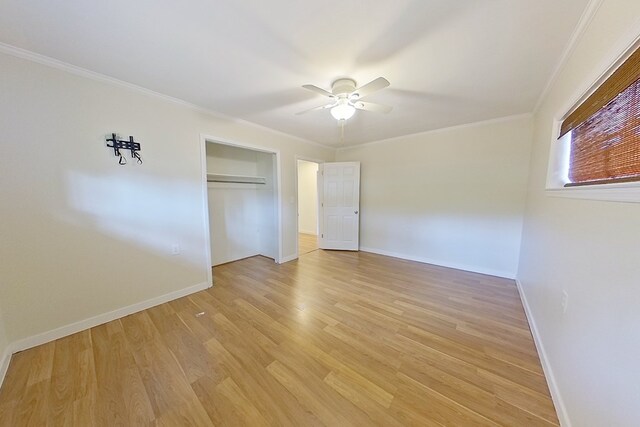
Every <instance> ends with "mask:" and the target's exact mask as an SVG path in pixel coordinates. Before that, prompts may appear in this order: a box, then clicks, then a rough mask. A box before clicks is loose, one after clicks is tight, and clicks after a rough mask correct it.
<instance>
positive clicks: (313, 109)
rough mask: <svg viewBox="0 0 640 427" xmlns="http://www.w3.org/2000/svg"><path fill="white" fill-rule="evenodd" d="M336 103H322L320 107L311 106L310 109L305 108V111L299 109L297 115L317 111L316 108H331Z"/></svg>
mask: <svg viewBox="0 0 640 427" xmlns="http://www.w3.org/2000/svg"><path fill="white" fill-rule="evenodd" d="M335 105H336V103H335V102H334V103H331V104H326V105H321V106H319V107H313V108H309V109H308V110H304V111H299V112H297V113H296V116H299V115H300V114H305V113H309V112H311V111H316V110H324V109H326V108H331V107H333V106H335Z"/></svg>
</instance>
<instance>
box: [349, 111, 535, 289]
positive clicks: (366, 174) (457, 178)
mask: <svg viewBox="0 0 640 427" xmlns="http://www.w3.org/2000/svg"><path fill="white" fill-rule="evenodd" d="M530 145H531V118H530V117H528V116H525V117H516V118H511V119H508V120H502V121H497V122H489V123H480V124H476V125H470V126H464V127H458V128H451V129H445V130H441V131H435V132H428V133H422V134H417V135H411V136H406V137H402V138H396V139H393V140H388V141H383V142H380V143H374V144H369V145H365V146H361V147H356V148H353V149H344V150H339V151H338V154H337V160H338V161H350V160H357V161H360V162H361V164H362V166H361V167H362V172H361V184H360V186H361V190H360V191H361V198H360V212H361V215H360V237H361V240H360V247H361V249H362V250H365V251H372V252H378V253H382V254H388V255H392V256H399V257H403V258H408V259H415V260H419V261H424V262H429V263H433V264H440V265H445V266H451V267H456V268H462V269H466V270H471V271H479V272H484V273H488V274H494V275H498V276H504V277H514V275H515V272H516V270H517V266H518V254H519V248H520V235H521V227H522V214H523V211H524V200H525V191H526V180H527V174H528V165H529V151H530Z"/></svg>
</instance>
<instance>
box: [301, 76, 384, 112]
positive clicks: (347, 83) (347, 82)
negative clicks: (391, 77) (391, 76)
mask: <svg viewBox="0 0 640 427" xmlns="http://www.w3.org/2000/svg"><path fill="white" fill-rule="evenodd" d="M387 86H389V81H388V80H387V79H385V78H384V77H378V78H377V79H375V80H372V81H370V82H369V83H367V84H366V85H363V86H360V87H358V88H357V87H356V82H355V80H353V79H346V78H345V79H338V80H336V81H334V82H333V83H332V84H331V92H329V91H328V90H324V89H322V88H319V87H318V86H314V85H304V86H302V87H303V88H305V89H308V90H310V91H313V92H315V93H319V94H320V95H324V96H327V97H329V98H331V101H330V102H329V103H328V104H325V105H321V106H319V107H314V108H311V109H309V110H304V111H300V112H299V113H296V114H298V115H299V114H305V113H308V112H310V111H316V110H325V109H327V108H330V109H331V115H332V116H333V117H334V118H335V119H336V120H340V121H344V120H347V119H349V118H351V116H353V114H354V113H355V112H356V110H364V111H373V112H376V113H388V112H389V111H391V110H392V108H391V107H389V106H387V105H382V104H375V103H373V102H364V101H361V99H362V98H364V97H365V96H368V95H370V94H372V93H373V92H376V91H378V90H380V89H384V88H385V87H387Z"/></svg>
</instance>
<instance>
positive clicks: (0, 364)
mask: <svg viewBox="0 0 640 427" xmlns="http://www.w3.org/2000/svg"><path fill="white" fill-rule="evenodd" d="M13 353H14V352H13V350H12V346H11V344H9V345H7V348H5V349H4V354H3V355H2V359H0V387H2V383H3V381H4V377H5V375H7V370H8V369H9V363H10V362H11V356H12V355H13Z"/></svg>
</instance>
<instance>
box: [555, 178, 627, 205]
mask: <svg viewBox="0 0 640 427" xmlns="http://www.w3.org/2000/svg"><path fill="white" fill-rule="evenodd" d="M546 194H547V195H548V196H552V197H568V198H571V199H588V200H601V201H607V202H624V203H640V182H620V183H615V184H598V185H585V186H580V187H559V188H547V189H546Z"/></svg>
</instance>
